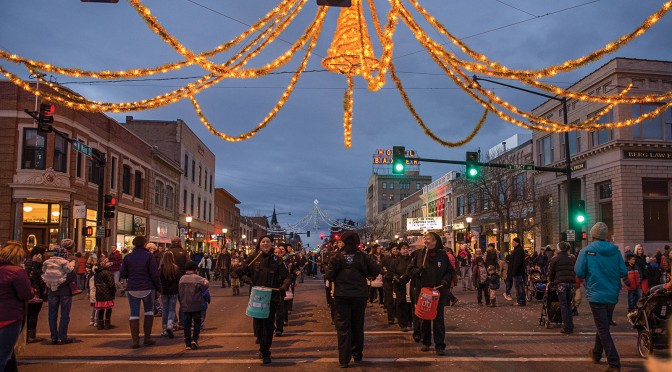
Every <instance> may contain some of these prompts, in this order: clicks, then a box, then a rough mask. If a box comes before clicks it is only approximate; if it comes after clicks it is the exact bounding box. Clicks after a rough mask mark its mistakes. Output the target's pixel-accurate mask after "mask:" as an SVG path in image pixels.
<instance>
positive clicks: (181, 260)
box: [170, 247, 190, 276]
mask: <svg viewBox="0 0 672 372" xmlns="http://www.w3.org/2000/svg"><path fill="white" fill-rule="evenodd" d="M170 252H172V253H173V257H174V258H175V264H176V265H177V267H179V268H180V276H182V275H184V266H185V265H186V264H187V261H190V258H189V255H188V254H187V251H185V250H184V248H182V247H173V248H170Z"/></svg>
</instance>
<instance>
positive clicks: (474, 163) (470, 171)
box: [465, 151, 480, 180]
mask: <svg viewBox="0 0 672 372" xmlns="http://www.w3.org/2000/svg"><path fill="white" fill-rule="evenodd" d="M465 163H466V165H467V179H468V180H475V179H477V178H478V176H479V173H480V165H479V164H478V152H475V151H468V152H467V160H466V162H465Z"/></svg>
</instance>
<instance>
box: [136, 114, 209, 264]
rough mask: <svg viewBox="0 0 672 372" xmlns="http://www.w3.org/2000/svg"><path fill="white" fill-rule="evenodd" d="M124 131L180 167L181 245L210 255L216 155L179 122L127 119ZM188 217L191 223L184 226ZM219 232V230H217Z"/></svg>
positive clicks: (182, 122)
mask: <svg viewBox="0 0 672 372" xmlns="http://www.w3.org/2000/svg"><path fill="white" fill-rule="evenodd" d="M124 127H126V128H128V129H129V130H130V131H132V132H133V133H135V134H137V135H138V136H140V137H141V138H144V139H145V140H147V141H148V142H149V143H151V145H152V146H156V147H157V148H158V149H159V151H161V152H162V153H163V154H166V156H168V157H169V158H170V159H171V160H173V161H175V162H177V163H178V164H181V166H182V177H180V188H179V212H180V216H179V225H178V228H179V232H180V236H181V237H182V238H183V240H184V245H185V246H186V247H188V248H190V249H193V250H194V251H198V250H203V251H210V250H212V249H213V243H214V244H217V239H213V238H212V236H213V235H216V234H218V232H217V231H215V223H214V218H213V209H214V202H215V189H214V183H215V155H214V154H213V153H212V151H210V149H209V148H208V147H207V146H206V145H205V144H204V143H203V141H201V139H200V138H198V136H196V134H194V132H193V131H192V130H191V129H190V128H189V126H188V125H187V124H186V123H185V122H184V121H182V120H179V119H178V120H174V121H156V120H134V119H133V117H132V116H127V117H126V123H124ZM187 217H191V222H190V223H188V222H187ZM220 231H221V230H220Z"/></svg>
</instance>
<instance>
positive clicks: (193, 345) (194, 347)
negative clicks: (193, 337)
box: [191, 341, 198, 350]
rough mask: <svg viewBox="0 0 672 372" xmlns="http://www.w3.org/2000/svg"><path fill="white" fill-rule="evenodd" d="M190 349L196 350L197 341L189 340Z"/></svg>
mask: <svg viewBox="0 0 672 372" xmlns="http://www.w3.org/2000/svg"><path fill="white" fill-rule="evenodd" d="M191 350H198V341H191Z"/></svg>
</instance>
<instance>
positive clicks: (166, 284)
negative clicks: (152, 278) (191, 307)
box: [159, 268, 181, 296]
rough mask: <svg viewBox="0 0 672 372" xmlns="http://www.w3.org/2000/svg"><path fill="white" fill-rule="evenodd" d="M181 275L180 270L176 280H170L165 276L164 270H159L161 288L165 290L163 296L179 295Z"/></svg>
mask: <svg viewBox="0 0 672 372" xmlns="http://www.w3.org/2000/svg"><path fill="white" fill-rule="evenodd" d="M180 277H181V275H180V273H179V270H178V273H177V275H176V276H175V277H174V278H168V277H166V276H164V275H163V270H161V268H159V278H161V287H162V288H163V292H161V294H162V295H165V296H171V295H176V294H179V291H180Z"/></svg>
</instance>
